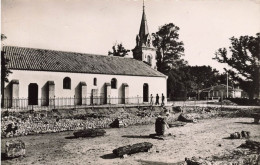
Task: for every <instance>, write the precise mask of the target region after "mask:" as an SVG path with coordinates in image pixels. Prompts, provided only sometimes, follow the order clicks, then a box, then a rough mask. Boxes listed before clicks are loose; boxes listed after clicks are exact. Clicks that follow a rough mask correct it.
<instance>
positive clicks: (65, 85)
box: [63, 77, 71, 89]
mask: <svg viewBox="0 0 260 165" xmlns="http://www.w3.org/2000/svg"><path fill="white" fill-rule="evenodd" d="M63 89H71V80H70V78H69V77H65V78H64V79H63Z"/></svg>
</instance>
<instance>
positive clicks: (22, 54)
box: [3, 46, 166, 77]
mask: <svg viewBox="0 0 260 165" xmlns="http://www.w3.org/2000/svg"><path fill="white" fill-rule="evenodd" d="M3 50H4V51H5V52H6V53H5V56H6V58H8V59H9V60H10V61H9V63H8V68H10V69H17V70H34V71H54V72H73V73H92V74H112V75H132V76H148V77H166V76H165V75H164V74H162V73H160V72H158V71H156V70H154V69H152V68H151V67H150V66H149V65H147V64H145V63H143V62H142V61H138V60H135V59H132V58H122V57H114V56H103V55H93V54H83V53H75V52H64V51H55V50H45V49H36V48H25V47H16V46H4V47H3Z"/></svg>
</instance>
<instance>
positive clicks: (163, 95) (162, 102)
mask: <svg viewBox="0 0 260 165" xmlns="http://www.w3.org/2000/svg"><path fill="white" fill-rule="evenodd" d="M162 106H164V95H163V93H162Z"/></svg>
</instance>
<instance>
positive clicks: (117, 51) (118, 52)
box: [108, 43, 130, 57]
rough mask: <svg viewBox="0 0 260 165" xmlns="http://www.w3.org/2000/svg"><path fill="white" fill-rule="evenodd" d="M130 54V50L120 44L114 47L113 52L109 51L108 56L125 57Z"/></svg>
mask: <svg viewBox="0 0 260 165" xmlns="http://www.w3.org/2000/svg"><path fill="white" fill-rule="evenodd" d="M128 52H130V50H127V49H125V47H124V46H123V44H122V43H120V44H115V45H114V46H113V47H112V51H108V55H112V56H119V57H125V56H126V55H128Z"/></svg>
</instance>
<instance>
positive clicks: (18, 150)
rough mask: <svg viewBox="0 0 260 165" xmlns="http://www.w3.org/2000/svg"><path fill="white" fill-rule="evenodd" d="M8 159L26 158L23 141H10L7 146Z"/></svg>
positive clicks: (6, 154)
mask: <svg viewBox="0 0 260 165" xmlns="http://www.w3.org/2000/svg"><path fill="white" fill-rule="evenodd" d="M5 147H6V148H5V156H6V158H16V157H21V156H25V144H24V142H23V141H21V140H10V141H7V142H6V144H5Z"/></svg>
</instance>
